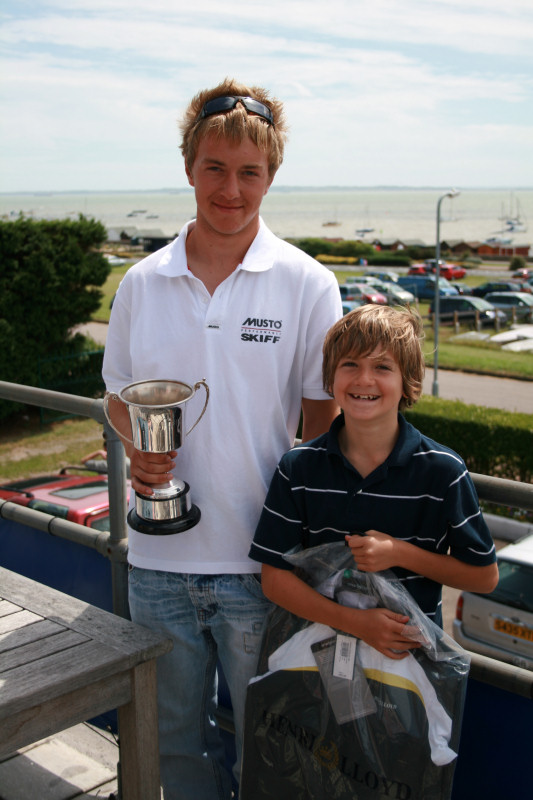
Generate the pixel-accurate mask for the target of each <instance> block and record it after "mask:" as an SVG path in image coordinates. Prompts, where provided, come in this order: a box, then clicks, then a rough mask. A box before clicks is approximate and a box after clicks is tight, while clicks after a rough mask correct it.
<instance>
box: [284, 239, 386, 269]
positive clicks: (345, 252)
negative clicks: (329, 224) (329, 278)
mask: <svg viewBox="0 0 533 800" xmlns="http://www.w3.org/2000/svg"><path fill="white" fill-rule="evenodd" d="M287 241H288V242H290V243H291V244H293V245H294V246H295V247H298V248H299V249H300V250H303V251H304V253H307V254H308V255H310V256H312V258H316V257H317V256H318V255H326V256H337V257H341V256H343V257H350V258H355V259H357V260H358V259H359V258H368V256H371V255H372V254H374V253H375V250H374V248H373V247H372V245H371V244H366V243H365V242H356V241H351V240H350V239H341V240H340V241H338V242H335V241H331V240H330V239H312V238H307V239H287ZM339 263H340V262H339ZM343 263H347V262H346V261H344V262H343Z"/></svg>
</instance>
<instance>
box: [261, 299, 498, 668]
mask: <svg viewBox="0 0 533 800" xmlns="http://www.w3.org/2000/svg"><path fill="white" fill-rule="evenodd" d="M421 336H422V325H421V321H420V318H419V317H417V316H415V315H414V314H413V313H412V312H410V311H399V310H396V309H393V308H391V307H388V306H385V307H381V306H374V305H367V306H362V307H361V308H358V309H356V310H355V311H352V312H351V313H349V314H347V315H346V316H345V317H344V318H343V319H341V320H339V321H338V322H337V323H336V324H335V325H334V326H333V327H332V328H331V330H330V331H329V332H328V335H327V337H326V340H325V343H324V358H323V380H324V387H325V388H327V390H328V392H329V393H330V394H331V395H332V396H333V397H334V399H335V401H336V402H337V403H338V405H339V406H340V408H341V409H342V413H341V414H340V415H339V416H338V417H337V419H335V421H334V422H333V424H332V426H331V428H330V430H329V433H326V434H324V435H322V436H320V437H318V438H317V439H315V440H314V441H312V442H307V443H306V444H303V445H302V446H301V447H298V448H295V449H294V450H292V451H290V452H289V453H287V454H286V455H285V456H283V458H282V459H281V461H280V464H279V466H278V469H277V471H276V473H275V475H274V477H273V480H272V483H271V486H270V489H269V492H268V495H267V498H266V501H265V506H264V509H263V512H262V515H261V519H260V521H259V525H258V527H257V531H256V534H255V538H254V541H253V544H252V547H251V550H250V555H251V557H252V558H255V559H257V560H258V561H261V562H263V572H262V575H263V591H264V592H265V594H266V595H267V597H269V598H270V599H271V600H272V601H274V602H275V603H277V604H278V605H280V606H283V607H284V608H287V609H288V610H289V611H291V612H293V613H294V614H297V615H298V616H301V617H303V618H305V619H308V620H311V621H313V622H320V623H323V624H326V625H329V626H331V627H332V628H337V629H339V630H341V631H344V632H346V633H349V634H352V635H353V636H356V637H358V638H360V639H363V640H364V641H365V642H366V643H367V644H369V645H371V646H372V647H374V648H375V649H377V650H378V651H379V652H380V653H383V654H384V655H386V656H388V657H389V658H394V659H401V658H405V657H406V656H407V655H408V651H409V649H412V648H415V647H417V646H418V644H417V643H416V642H414V641H413V640H412V639H411V638H409V636H408V635H406V630H405V625H406V622H407V621H408V620H407V617H404V616H401V615H399V614H395V613H392V612H391V611H389V610H388V609H386V608H374V609H367V610H360V609H354V608H348V607H344V606H340V605H338V604H337V603H335V602H333V601H332V600H330V599H328V598H326V597H323V596H322V595H320V594H319V593H318V592H316V591H315V590H314V589H313V588H311V587H310V586H308V585H307V584H306V583H304V582H303V581H302V580H300V578H299V577H298V576H297V575H296V574H295V573H294V572H293V571H292V569H291V567H290V565H289V563H288V562H287V561H285V560H284V559H283V555H284V553H288V552H289V551H290V550H293V549H294V548H301V547H312V546H315V545H319V544H324V543H326V542H333V541H338V540H339V539H340V540H342V539H345V541H346V543H347V545H348V546H349V547H350V549H351V552H352V554H353V557H354V561H355V563H356V565H357V568H358V569H359V570H362V571H367V572H378V571H381V570H385V569H392V571H393V572H394V573H396V575H397V577H398V578H399V579H400V580H401V581H402V582H403V585H404V586H405V588H406V589H407V590H408V591H409V592H410V593H411V594H412V595H413V597H414V598H415V600H416V601H417V602H418V604H419V606H420V607H421V609H422V611H424V612H425V613H426V614H427V615H428V616H429V617H430V618H431V619H432V620H433V621H434V622H435V623H437V624H439V625H442V615H441V590H442V584H446V585H447V586H453V587H455V588H457V589H468V590H470V591H476V592H490V591H491V590H492V589H493V588H494V587H495V585H496V583H497V581H498V569H497V566H496V564H495V549H494V545H493V542H492V540H491V536H490V533H489V530H488V528H487V526H486V524H485V522H484V520H483V517H482V514H481V511H480V509H479V503H478V499H477V495H476V492H475V488H474V485H473V483H472V480H471V478H470V476H469V474H468V471H467V469H466V467H465V464H464V462H463V460H462V459H461V458H460V456H458V455H457V453H455V452H453V451H452V450H450V449H449V448H448V447H444V446H443V445H440V444H438V443H437V442H434V441H432V440H431V439H429V438H427V437H426V436H423V434H421V433H420V431H418V430H417V429H416V428H414V427H413V426H412V425H411V424H409V423H408V422H407V421H406V420H405V418H404V417H403V416H402V415H401V414H399V413H398V412H399V410H402V409H403V408H406V407H409V406H411V405H412V404H413V403H415V402H416V400H417V399H418V398H419V396H420V393H421V389H422V378H423V373H424V359H423V353H422V348H421Z"/></svg>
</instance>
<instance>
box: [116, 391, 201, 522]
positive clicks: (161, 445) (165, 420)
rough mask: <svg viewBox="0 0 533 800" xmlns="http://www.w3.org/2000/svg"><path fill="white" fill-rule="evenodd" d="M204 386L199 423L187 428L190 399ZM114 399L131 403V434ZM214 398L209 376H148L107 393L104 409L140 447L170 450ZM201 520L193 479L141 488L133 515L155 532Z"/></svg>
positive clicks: (130, 519) (132, 519)
mask: <svg viewBox="0 0 533 800" xmlns="http://www.w3.org/2000/svg"><path fill="white" fill-rule="evenodd" d="M200 386H203V387H204V389H205V403H204V407H203V409H202V412H201V414H200V416H199V417H198V419H197V420H196V422H195V423H194V425H193V426H192V427H191V428H190V430H188V431H186V432H185V422H184V417H185V404H186V403H187V402H188V401H189V400H190V399H191V397H193V396H194V394H195V392H196V390H197V389H199V388H200ZM110 399H114V400H120V401H122V403H124V405H125V406H126V407H127V409H128V413H129V417H130V424H131V433H132V438H131V439H129V438H128V437H125V436H124V434H121V433H120V431H118V430H117V428H116V427H115V425H114V424H113V423H112V421H111V419H110V415H109V410H108V403H109V400H110ZM208 401H209V387H208V385H207V383H206V382H205V380H201V381H198V382H197V383H195V384H194V386H189V384H188V383H183V382H182V381H170V380H148V381H138V382H136V383H130V384H129V385H128V386H125V387H124V388H123V389H122V390H121V391H120V392H119V393H118V394H116V393H115V392H108V393H107V394H106V395H105V397H104V411H105V415H106V417H107V421H108V422H109V424H110V425H111V427H112V428H114V430H115V431H116V432H117V433H118V434H119V435H120V436H123V438H128V441H130V442H132V444H133V446H134V447H135V449H136V450H142V451H143V452H145V453H168V452H169V451H170V450H178V449H179V448H180V447H181V445H182V444H183V440H184V438H185V436H187V435H188V434H189V433H190V432H191V431H192V430H193V428H195V427H196V425H197V424H198V423H199V422H200V420H201V418H202V417H203V415H204V412H205V409H206V408H207V403H208ZM199 519H200V509H199V508H198V506H195V505H193V504H192V503H191V499H190V486H189V484H188V483H186V482H185V481H182V480H179V479H178V478H172V480H170V481H168V483H163V484H161V485H158V486H154V487H153V494H150V495H145V494H141V493H140V492H135V508H132V509H131V511H130V512H129V514H128V523H129V525H130V527H131V528H133V529H134V530H136V531H139V532H140V533H147V534H152V535H153V534H156V535H164V534H170V533H181V532H182V531H186V530H189V529H190V528H192V527H194V526H195V525H196V524H197V523H198V521H199Z"/></svg>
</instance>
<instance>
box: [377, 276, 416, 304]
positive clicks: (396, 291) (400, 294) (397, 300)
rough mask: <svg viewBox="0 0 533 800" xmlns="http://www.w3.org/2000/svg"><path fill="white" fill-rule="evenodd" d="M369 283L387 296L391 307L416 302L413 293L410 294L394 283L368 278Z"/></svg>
mask: <svg viewBox="0 0 533 800" xmlns="http://www.w3.org/2000/svg"><path fill="white" fill-rule="evenodd" d="M367 281H368V283H369V284H371V285H372V286H375V288H376V289H377V290H378V292H381V294H384V295H385V297H386V298H387V303H388V304H389V305H390V306H406V305H408V304H409V303H414V302H415V296H414V294H413V293H412V292H408V291H407V289H404V288H403V287H402V286H399V285H398V284H397V283H394V282H393V281H388V282H387V281H382V280H380V279H379V278H374V277H373V276H369V277H367Z"/></svg>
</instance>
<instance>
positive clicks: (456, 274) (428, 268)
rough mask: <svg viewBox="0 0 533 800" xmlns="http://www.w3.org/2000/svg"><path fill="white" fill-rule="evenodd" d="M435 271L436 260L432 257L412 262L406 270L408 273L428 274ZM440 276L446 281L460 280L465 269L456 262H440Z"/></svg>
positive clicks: (464, 273)
mask: <svg viewBox="0 0 533 800" xmlns="http://www.w3.org/2000/svg"><path fill="white" fill-rule="evenodd" d="M436 271H437V261H436V259H434V258H430V259H428V260H427V261H426V262H425V263H424V264H413V266H412V267H410V269H409V271H408V273H407V274H408V275H429V274H430V273H435V272H436ZM440 275H441V278H446V280H448V281H456V280H461V278H464V276H465V275H466V269H465V268H464V267H460V266H458V265H457V264H448V263H447V262H446V261H441V262H440Z"/></svg>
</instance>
